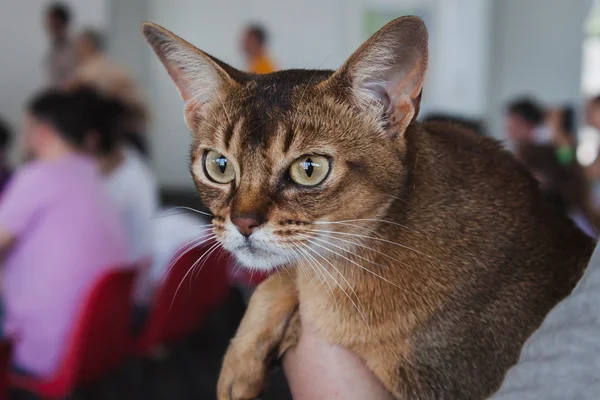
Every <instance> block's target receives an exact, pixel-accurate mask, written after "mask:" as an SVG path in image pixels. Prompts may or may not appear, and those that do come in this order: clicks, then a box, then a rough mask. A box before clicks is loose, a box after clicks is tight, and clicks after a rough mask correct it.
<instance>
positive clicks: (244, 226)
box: [231, 214, 265, 237]
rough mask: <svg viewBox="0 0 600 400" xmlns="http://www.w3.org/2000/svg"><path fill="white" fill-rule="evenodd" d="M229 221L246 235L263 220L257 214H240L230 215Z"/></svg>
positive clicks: (250, 233)
mask: <svg viewBox="0 0 600 400" xmlns="http://www.w3.org/2000/svg"><path fill="white" fill-rule="evenodd" d="M231 222H233V224H234V225H235V226H237V228H238V231H240V233H241V234H242V235H244V236H246V237H248V236H250V235H252V232H254V230H255V229H256V228H258V227H259V226H261V225H262V224H263V223H264V222H265V220H264V218H263V217H261V216H260V215H258V214H242V215H234V216H232V217H231Z"/></svg>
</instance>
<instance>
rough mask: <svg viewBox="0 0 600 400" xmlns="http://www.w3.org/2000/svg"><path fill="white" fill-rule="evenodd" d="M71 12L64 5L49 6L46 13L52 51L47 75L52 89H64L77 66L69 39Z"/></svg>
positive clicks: (47, 62)
mask: <svg viewBox="0 0 600 400" xmlns="http://www.w3.org/2000/svg"><path fill="white" fill-rule="evenodd" d="M70 23H71V11H70V9H69V8H68V7H67V6H66V5H65V4H62V3H54V4H51V5H50V6H48V8H47V9H46V12H45V25H46V32H47V34H48V37H49V38H50V51H49V52H48V55H47V56H46V63H45V67H46V75H47V78H46V79H47V81H48V85H49V86H51V87H64V86H65V85H66V84H67V83H68V82H69V80H70V79H71V78H72V76H73V73H74V72H75V68H76V66H77V58H76V54H75V48H74V45H73V42H72V41H71V39H70V37H69V26H70Z"/></svg>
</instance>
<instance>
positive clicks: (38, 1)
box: [0, 0, 129, 133]
mask: <svg viewBox="0 0 600 400" xmlns="http://www.w3.org/2000/svg"><path fill="white" fill-rule="evenodd" d="M128 1H129V0H128ZM48 3H49V1H47V0H2V10H3V11H2V12H1V13H0V54H2V61H1V62H0V115H2V116H3V117H4V118H6V119H8V121H9V122H10V123H11V124H12V125H13V127H14V128H15V132H17V133H18V127H19V124H20V120H21V113H22V109H23V105H24V103H25V102H26V101H27V99H29V97H30V96H31V95H32V94H33V93H35V91H36V90H38V89H39V88H40V87H41V86H42V84H43V82H44V78H43V70H42V62H43V58H44V55H45V54H46V51H47V49H48V43H47V39H46V35H45V32H44V30H43V27H42V21H43V19H42V15H43V12H44V9H45V6H46V5H47V4H48ZM65 3H66V4H69V5H71V6H72V8H73V13H74V17H75V18H76V20H77V21H76V22H77V25H78V26H87V25H90V26H96V27H102V26H105V24H106V21H107V11H108V9H107V7H106V5H107V4H106V2H105V0H70V1H65Z"/></svg>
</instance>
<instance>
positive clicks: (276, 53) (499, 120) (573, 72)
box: [0, 0, 600, 399]
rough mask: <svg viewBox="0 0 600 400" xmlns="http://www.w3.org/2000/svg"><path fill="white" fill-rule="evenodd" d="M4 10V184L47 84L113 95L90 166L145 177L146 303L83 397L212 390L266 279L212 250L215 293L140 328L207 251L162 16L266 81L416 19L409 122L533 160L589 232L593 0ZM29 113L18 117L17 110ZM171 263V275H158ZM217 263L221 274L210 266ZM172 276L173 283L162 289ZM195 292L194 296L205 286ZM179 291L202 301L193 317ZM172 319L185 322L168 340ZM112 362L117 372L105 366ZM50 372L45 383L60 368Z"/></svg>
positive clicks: (595, 139) (0, 74)
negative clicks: (424, 65)
mask: <svg viewBox="0 0 600 400" xmlns="http://www.w3.org/2000/svg"><path fill="white" fill-rule="evenodd" d="M0 5H1V6H2V12H0V54H2V62H1V63H0V119H1V123H0V128H2V129H0V131H1V132H0V133H2V135H0V136H1V137H0V145H1V146H2V147H3V148H2V149H0V150H1V151H2V152H3V154H2V159H1V160H0V161H1V162H2V165H3V166H2V168H4V171H5V172H6V180H7V181H8V180H9V175H11V174H12V171H17V170H18V169H19V167H20V166H21V165H25V163H24V160H26V157H25V155H26V153H27V152H28V151H30V149H29V148H28V145H27V143H26V140H25V138H24V136H25V135H24V132H25V131H27V129H28V125H27V121H26V119H24V118H23V115H24V110H25V109H26V108H27V107H26V105H27V104H28V102H30V101H31V99H32V96H34V95H35V94H36V93H38V92H40V91H41V90H44V89H47V88H55V89H56V88H58V89H62V88H73V87H78V86H86V87H92V88H93V89H94V90H96V91H98V92H101V93H102V94H103V95H106V96H109V97H110V96H112V97H115V98H117V99H119V101H120V102H122V103H124V104H126V105H127V107H128V110H129V111H130V112H131V115H130V116H129V117H128V118H129V119H128V129H126V132H125V131H124V132H121V133H122V135H121V136H120V139H119V143H121V142H122V143H124V144H122V145H119V146H121V147H119V149H121V150H119V151H117V152H115V153H110V154H108V156H107V154H105V153H102V152H101V153H102V154H101V153H98V154H99V155H98V154H96V155H97V156H98V157H97V158H98V160H99V165H100V167H101V168H102V167H103V166H106V165H109V166H110V165H113V164H114V165H113V167H114V168H117V167H118V166H119V165H120V164H119V162H120V161H118V160H120V159H126V160H133V161H132V162H134V163H135V167H132V168H131V169H130V170H133V171H134V172H133V173H132V174H133V176H134V177H136V178H137V177H140V176H144V177H145V178H144V179H145V182H146V183H147V185H146V186H144V187H141V188H140V187H139V185H137V184H136V185H132V186H135V190H137V192H136V193H138V194H139V193H142V192H144V191H145V190H147V191H148V198H147V202H145V203H144V204H147V205H148V207H147V208H148V209H147V210H146V213H145V214H144V215H145V217H144V215H141V216H140V215H137V216H136V218H147V221H146V222H147V225H146V226H145V228H140V226H143V225H140V224H143V223H139V224H138V225H136V229H138V232H139V230H140V229H141V231H149V230H151V231H152V232H154V237H153V238H152V239H148V241H149V242H152V243H150V244H147V247H148V248H147V249H146V252H145V253H144V252H142V253H141V254H138V255H137V256H136V257H134V258H128V262H129V261H132V262H136V263H139V262H140V260H142V259H143V260H148V262H147V263H154V264H156V266H155V267H153V268H154V271H155V272H156V271H158V272H156V273H155V275H158V276H160V279H157V278H154V286H155V287H154V289H153V290H152V294H151V295H150V297H152V298H154V300H153V302H150V304H151V305H150V306H147V307H146V308H147V309H146V310H145V314H147V315H146V316H145V318H146V322H145V326H144V329H145V330H144V329H142V331H141V332H142V333H140V335H141V336H140V337H141V338H140V337H138V339H139V340H140V342H139V343H138V347H136V350H135V351H133V354H134V355H135V356H132V352H131V351H129V350H123V349H121V353H123V354H122V355H123V357H121V360H120V361H119V360H117V361H119V362H117V361H115V360H113V362H112V364H111V362H108V364H107V365H109V366H112V367H115V368H112V369H111V368H108V370H107V371H109V372H110V373H109V374H108V376H109V378H108V380H104V379H103V380H101V381H99V382H100V383H99V385H100V386H97V385H96V386H94V385H95V384H96V381H98V380H97V379H95V377H96V376H95V375H94V374H93V373H90V374H91V376H92V377H94V379H91V378H90V381H93V382H94V385H92V386H91V387H92V389H85V390H83V392H81V393H80V392H78V393H79V395H81V396H82V397H84V398H88V397H98V396H99V397H102V396H109V397H108V398H135V396H137V397H140V398H144V399H147V398H165V399H167V398H169V399H171V398H178V399H183V398H203V399H204V398H207V399H210V398H214V386H215V385H216V376H217V373H218V368H219V363H220V358H221V357H222V354H223V351H224V349H225V346H226V344H227V342H228V339H229V338H230V337H231V335H232V334H233V332H234V330H235V327H236V326H237V323H238V322H239V319H240V317H241V315H242V314H243V311H244V308H245V304H246V303H245V302H246V301H247V297H248V294H249V292H251V289H252V288H253V287H254V286H255V285H256V284H257V283H258V282H260V280H261V279H262V277H260V276H258V277H257V276H244V275H243V272H240V273H238V272H237V271H236V274H233V275H236V276H237V278H234V277H232V273H231V271H232V270H233V269H234V268H233V267H232V262H230V261H229V260H228V259H227V257H226V255H222V254H221V253H220V252H214V253H213V252H211V253H208V255H207V256H206V257H205V259H204V260H203V261H204V263H205V264H206V268H204V269H202V272H201V273H198V274H199V276H196V277H195V280H193V281H194V282H195V281H198V280H199V281H203V282H204V285H206V284H207V283H209V284H210V285H211V286H213V289H214V291H213V292H211V293H212V294H211V295H206V294H205V295H200V297H194V296H195V295H194V296H192V295H190V293H192V292H193V290H192V288H195V287H196V286H195V285H196V284H195V283H189V284H188V283H185V284H184V287H186V286H189V288H186V289H187V290H184V291H183V292H185V293H187V294H186V295H185V296H184V297H185V299H181V300H177V301H178V302H180V303H181V308H182V309H186V308H188V314H181V315H179V316H175V317H173V318H174V320H168V322H165V321H167V317H166V316H165V315H167V314H168V315H170V316H173V313H172V312H170V313H167V312H166V311H164V310H163V314H160V313H158V314H160V315H158V316H155V319H157V321H158V322H152V323H150V322H148V318H149V319H150V321H154V320H152V318H153V315H154V314H153V312H154V311H155V309H153V307H154V308H157V304H158V303H159V300H158V299H160V298H161V296H163V297H165V298H166V297H169V296H170V299H171V300H173V299H174V296H177V290H175V289H180V287H181V283H182V282H183V281H185V280H186V279H188V274H187V272H188V271H190V269H191V268H192V266H194V265H195V264H196V262H197V261H198V259H199V258H201V257H202V256H204V254H206V253H207V251H211V250H214V248H211V247H207V245H208V246H211V245H212V242H210V240H209V239H210V237H209V236H210V235H209V234H207V233H206V226H207V225H206V224H207V222H209V221H208V219H206V217H205V216H204V215H202V214H199V212H200V213H201V212H202V210H203V207H202V204H201V202H200V200H199V198H198V196H197V195H196V193H195V190H194V185H193V181H192V179H191V177H190V173H189V171H188V151H189V144H190V142H191V135H190V133H189V132H188V130H187V128H186V126H185V124H184V122H183V118H182V107H183V103H182V101H181V99H180V98H179V95H178V93H177V91H176V90H175V87H174V85H173V84H172V82H171V81H170V79H169V77H168V75H167V74H166V73H165V70H164V68H163V66H162V65H161V64H160V63H159V62H158V61H157V59H156V57H155V55H154V54H153V53H152V52H151V50H150V48H149V47H148V46H147V45H146V43H145V41H144V39H143V37H142V35H141V33H140V23H141V22H142V21H152V22H155V23H158V24H160V25H162V26H164V27H165V28H167V29H169V30H171V31H173V32H175V33H176V34H178V35H179V36H181V37H183V38H185V39H186V40H188V41H189V42H191V43H192V44H194V45H196V46H197V47H199V48H200V49H202V50H204V51H206V52H208V53H210V54H212V55H214V56H216V57H218V58H220V59H221V60H223V61H225V62H227V63H229V64H231V65H233V66H235V67H237V68H239V69H242V70H251V71H253V72H257V73H266V72H271V71H274V70H277V69H285V68H313V69H314V68H319V69H335V68H337V67H338V66H340V65H341V64H342V63H343V61H344V60H345V59H346V58H347V57H348V56H349V55H350V54H351V53H352V52H353V51H354V50H355V49H356V48H357V47H358V46H359V45H360V44H361V43H362V42H363V41H364V40H366V39H367V38H368V37H369V36H370V35H371V34H373V33H374V32H375V31H377V30H378V29H379V28H380V27H382V26H383V25H384V24H385V23H387V22H389V21H390V20H392V19H394V18H396V17H399V16H402V15H408V14H411V15H418V16H420V17H422V18H423V19H424V20H425V22H426V24H427V26H428V29H429V32H430V50H429V51H430V62H429V65H430V67H429V72H428V76H427V80H426V83H425V89H424V95H423V102H422V107H421V113H420V117H421V118H422V119H429V120H436V119H442V120H451V121H453V122H455V123H460V124H465V125H467V126H469V127H470V128H472V129H473V130H475V131H476V133H477V134H482V135H488V136H491V137H494V138H496V139H499V140H501V141H502V142H504V143H505V144H506V146H507V147H508V148H509V149H510V150H512V151H514V152H515V154H516V155H517V157H519V158H520V159H521V160H522V161H523V162H524V163H525V164H526V165H527V166H528V167H529V168H530V169H531V171H532V173H533V174H534V175H535V176H536V177H537V178H538V179H539V181H540V184H541V186H542V188H543V189H544V190H545V192H546V193H547V195H548V199H549V200H551V201H553V202H555V204H556V205H557V207H559V208H561V209H562V210H563V211H564V212H565V213H568V214H569V215H570V216H571V217H572V218H573V219H574V220H575V222H577V223H578V224H579V225H580V226H581V227H582V229H584V230H586V231H587V232H588V233H589V234H590V235H592V236H596V235H597V230H596V228H595V226H596V221H597V214H598V208H599V207H598V206H599V204H600V202H599V201H598V199H599V198H600V185H598V182H599V181H600V162H599V161H598V150H599V149H600V131H599V130H598V129H600V97H598V96H600V0H595V1H594V0H527V1H523V0H303V1H292V0H219V1H217V0H194V1H192V0H64V1H62V2H60V3H56V2H52V1H46V0H2V2H1V4H0ZM132 110H134V111H132ZM28 111H29V114H32V106H31V105H30V109H29V110H28ZM33 111H35V107H33ZM26 114H27V112H26ZM33 114H34V115H33V116H34V117H35V112H33ZM117 147H118V146H117ZM111 157H112V158H111ZM128 157H129V158H128ZM115 160H117V161H115ZM111 163H112V164H111ZM127 165H130V164H127ZM111 168H112V167H111ZM136 168H137V169H136ZM130 175H131V174H130ZM130 175H127V176H130ZM106 176H108V174H107V175H106ZM2 179H3V181H2V182H4V175H3V177H2ZM106 179H107V180H108V179H109V178H106ZM115 182H116V183H114V182H113V183H110V182H109V186H110V185H112V186H111V187H112V189H110V190H113V192H118V193H119V192H123V191H124V190H125V189H124V188H128V187H129V182H130V181H128V180H127V179H125V178H122V179H119V180H115ZM15 198H16V195H15ZM0 199H1V198H0ZM7 201H8V200H7ZM13 201H14V202H18V200H13ZM119 201H125V200H122V199H120V200H119ZM132 201H133V202H134V203H135V202H136V201H139V198H137V197H136V198H134V199H133V200H132ZM1 203H2V201H0V227H1V226H2V223H3V222H4V221H3V220H2V215H3V213H2V204H1ZM184 207H189V208H191V209H192V210H190V209H188V208H184ZM5 208H7V209H8V206H7V207H5ZM136 208H138V207H136ZM119 211H120V212H121V211H122V210H119ZM7 212H8V211H5V213H7ZM125 212H128V211H125ZM130 212H131V211H130ZM136 212H137V210H136V211H132V213H133V214H136ZM121 216H122V217H123V218H124V219H125V220H128V218H129V215H125V216H123V213H122V212H121ZM130 219H131V218H130ZM148 221H150V222H148ZM156 221H158V222H156ZM125 225H127V222H126V223H125ZM205 225H206V226H205ZM127 228H128V227H127V226H126V228H125V230H127ZM173 232H178V233H181V234H180V235H174V234H173ZM182 232H184V233H182ZM0 233H1V232H0ZM173 236H177V237H176V238H173ZM165 237H167V238H168V239H171V240H170V241H169V240H168V239H164V238H165ZM198 238H207V239H206V241H202V242H201V241H200V240H198ZM195 239H196V240H195ZM0 242H1V241H0ZM166 242H169V243H168V245H165V244H164V243H166ZM205 242H206V243H205ZM190 244H198V246H200V245H201V246H200V247H201V249H202V252H200V253H194V254H196V256H197V257H196V258H194V257H191V256H189V254H188V253H186V254H188V255H186V256H184V257H179V256H180V255H182V254H183V253H184V252H182V249H184V250H187V249H188V248H190V246H189V245H190ZM0 245H1V243H0ZM186 246H187V247H186ZM0 247H1V246H0ZM192 247H193V246H192ZM194 254H192V255H194ZM198 254H199V255H198ZM217 255H219V257H216V256H217ZM157 260H158V261H157ZM207 261H208V262H207ZM177 265H180V267H179V269H177V268H173V267H174V266H177ZM172 270H177V271H179V272H177V273H180V275H176V273H173V275H174V276H169V273H171V271H172ZM219 270H221V271H229V272H228V273H222V274H221V275H219V272H218V271H219ZM215 271H216V272H215ZM238 275H239V276H238ZM188 280H189V279H188ZM171 281H172V282H175V283H177V284H178V285H177V284H176V285H175V286H174V287H171V286H169V284H167V283H168V282H171ZM156 282H160V284H158V283H156ZM165 282H167V283H165ZM190 282H192V280H190ZM161 285H163V286H161ZM167 286H168V288H165V287H167ZM90 287H91V286H90ZM232 287H234V288H235V289H231V288H232ZM215 288H220V289H215ZM198 290H200V291H202V290H204V293H206V288H205V287H203V286H202V285H200V286H199V289H198ZM156 293H159V294H156ZM186 296H188V297H189V298H188V297H186ZM190 296H192V297H190ZM203 296H204V297H203ZM180 297H181V296H180ZM90 301H91V300H90ZM186 301H188V302H196V303H198V302H201V303H202V304H203V307H202V309H198V310H195V311H194V313H195V314H193V313H192V314H191V316H190V314H189V307H188V306H186V304H188V303H185V302H186ZM92 303H93V302H92ZM188 305H189V304H188ZM172 306H173V305H172V304H171V305H170V307H172ZM90 307H92V306H91V305H90ZM162 307H166V306H164V305H163V306H162ZM170 307H166V308H169V309H170ZM182 312H183V311H182ZM148 315H149V316H148ZM177 318H179V322H181V321H182V320H184V319H186V318H187V319H189V318H193V319H194V323H193V324H191V325H190V326H181V327H178V329H179V330H178V331H177V332H175V333H173V332H171V333H165V332H166V331H165V330H166V328H165V326H167V325H169V324H177V323H178V322H177V321H178V320H177ZM152 324H155V325H156V327H152V326H154V325H152ZM149 325H152V326H150V327H149ZM169 326H170V325H169ZM153 329H154V331H156V332H158V333H156V332H155V333H153V332H154V331H153ZM161 329H162V330H161ZM144 335H147V336H144ZM152 335H154V336H152ZM69 337H70V336H69ZM144 338H145V339H144ZM90 340H91V339H90ZM144 340H145V342H144ZM65 346H68V345H65ZM82 346H83V345H82ZM97 346H100V347H98V348H105V347H103V346H105V345H97ZM106 346H108V345H106ZM17 347H18V346H17ZM107 348H108V347H107ZM10 351H11V348H10V346H8V347H7V354H8V355H7V356H6V359H7V360H8V361H6V366H7V368H9V367H8V366H10V365H14V360H13V361H11V358H10ZM107 351H108V350H107ZM125 353H126V354H125ZM17 354H18V350H17ZM61 354H62V353H61ZM101 358H102V357H101V356H100V355H98V356H97V359H93V361H89V360H87V361H85V363H88V364H89V363H90V362H92V363H95V362H98V363H100V361H98V360H99V359H101ZM17 359H18V357H17ZM94 360H95V361H94ZM140 360H141V361H140ZM81 362H84V361H81ZM120 364H123V365H125V367H124V369H119V368H121V367H119V368H117V367H116V366H118V365H120ZM56 365H63V364H61V363H59V362H57V363H56ZM74 365H75V364H74ZM60 368H61V367H60ZM60 368H59V366H56V370H53V373H52V374H47V375H48V376H45V377H43V378H44V379H50V378H51V377H52V376H54V377H57V376H59V375H60V374H59V372H57V371H59V370H60ZM113 370H114V371H118V372H114V371H113ZM63 372H64V371H63ZM104 372H106V371H104ZM11 373H12V374H13V375H14V371H12V372H11ZM64 373H65V374H67V375H68V373H67V372H64ZM57 374H58V375H57ZM26 375H27V374H26ZM34 375H35V374H34ZM67 375H65V376H67ZM97 375H98V374H97ZM99 375H103V376H104V375H106V374H99ZM68 376H70V375H68ZM38 378H40V379H41V378H42V377H39V376H38ZM11 379H12V384H9V383H6V385H10V386H13V387H21V388H25V389H27V390H26V392H37V393H42V394H43V390H42V389H40V387H37V386H35V385H34V383H33V382H31V381H29V382H22V381H19V380H18V379H16V380H15V379H14V377H13V378H11ZM57 379H58V378H57ZM61 379H62V378H61ZM64 379H66V381H69V379H71V378H68V379H67V378H64ZM81 380H82V382H80V380H79V379H75V378H72V379H71V380H70V381H69V382H70V384H69V385H71V386H72V387H71V386H69V385H67V386H69V388H68V390H71V389H73V388H74V387H79V386H80V385H79V384H80V383H86V382H85V379H81ZM273 382H274V383H273V385H272V386H271V389H270V391H271V392H270V393H267V394H266V395H265V398H276V399H282V398H286V397H287V396H289V395H288V394H287V391H286V387H285V380H284V378H283V376H282V375H281V374H279V375H276V376H275V377H274V378H273ZM38 383H39V382H38ZM46 384H48V382H46ZM54 384H55V385H58V384H57V383H56V382H55V383H54ZM65 385H66V384H65ZM83 386H85V387H88V386H89V385H83ZM140 388H141V389H140ZM46 389H47V388H46ZM63 389H64V388H63ZM56 390H58V389H56ZM64 390H67V389H64ZM107 391H108V392H107ZM106 393H109V394H108V395H106ZM142 393H143V394H142ZM20 395H21V396H28V394H23V393H21V394H20Z"/></svg>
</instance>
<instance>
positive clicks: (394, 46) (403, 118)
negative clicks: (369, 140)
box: [334, 17, 428, 136]
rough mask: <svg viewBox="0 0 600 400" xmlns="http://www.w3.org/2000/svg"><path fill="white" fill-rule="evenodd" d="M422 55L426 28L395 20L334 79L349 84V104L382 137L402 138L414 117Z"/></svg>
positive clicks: (423, 65)
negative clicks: (373, 122) (373, 124)
mask: <svg viewBox="0 0 600 400" xmlns="http://www.w3.org/2000/svg"><path fill="white" fill-rule="evenodd" d="M427 54H428V52H427V28H426V27H425V23H424V22H423V21H422V20H421V19H420V18H417V17H401V18H397V19H395V20H393V21H392V22H390V23H388V24H387V25H385V26H384V27H383V28H381V29H380V30H379V31H378V32H377V33H375V34H374V35H373V36H371V38H370V39H369V40H367V41H366V42H365V43H364V44H363V45H362V46H361V47H360V48H359V49H358V50H356V52H354V54H352V56H350V58H349V59H348V60H347V61H346V62H345V63H344V65H343V66H342V67H341V68H340V69H339V70H338V71H337V72H336V73H335V74H334V79H335V77H336V76H337V77H338V79H339V78H340V77H341V78H343V81H344V82H347V83H349V84H350V85H351V91H350V93H351V97H352V100H353V102H354V103H355V104H356V105H357V106H358V107H359V108H360V109H361V111H363V112H364V113H367V114H368V115H369V116H370V117H374V118H376V120H377V121H378V123H379V124H380V125H381V128H382V130H383V131H384V132H385V133H386V134H388V135H390V136H393V135H396V134H398V133H400V134H401V133H403V132H404V130H405V129H406V128H407V126H408V124H410V122H411V121H412V120H413V119H414V118H416V116H417V114H418V112H419V106H420V101H421V91H422V89H423V80H424V79H425V72H426V70H427Z"/></svg>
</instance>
